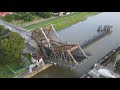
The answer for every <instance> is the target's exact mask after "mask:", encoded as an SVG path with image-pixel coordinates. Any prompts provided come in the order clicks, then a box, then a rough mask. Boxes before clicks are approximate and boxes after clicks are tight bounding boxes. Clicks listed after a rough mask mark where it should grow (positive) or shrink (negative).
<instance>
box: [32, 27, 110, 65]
mask: <svg viewBox="0 0 120 90" xmlns="http://www.w3.org/2000/svg"><path fill="white" fill-rule="evenodd" d="M111 28H112V26H111V25H105V26H104V28H102V27H101V26H100V27H99V28H98V30H97V32H98V34H97V35H95V36H93V37H92V38H90V39H88V40H87V41H85V42H84V43H82V44H81V45H79V44H68V43H64V42H62V41H61V39H60V37H59V35H58V34H57V32H56V31H55V29H54V27H53V25H50V26H48V27H44V28H39V29H36V30H34V31H32V35H31V39H32V40H33V41H35V42H36V43H37V47H38V51H37V52H36V53H37V55H38V57H39V56H41V57H43V59H44V60H45V61H47V62H53V61H54V60H57V61H59V62H57V64H58V63H60V62H63V63H62V64H65V63H66V62H69V63H71V64H72V65H73V64H74V65H76V64H78V63H83V62H84V61H85V60H86V59H87V57H88V56H87V55H86V53H85V52H84V51H83V50H82V48H83V47H85V46H87V45H89V44H90V43H92V42H93V41H95V40H97V39H99V38H101V37H102V36H104V35H106V34H107V33H108V32H111Z"/></svg>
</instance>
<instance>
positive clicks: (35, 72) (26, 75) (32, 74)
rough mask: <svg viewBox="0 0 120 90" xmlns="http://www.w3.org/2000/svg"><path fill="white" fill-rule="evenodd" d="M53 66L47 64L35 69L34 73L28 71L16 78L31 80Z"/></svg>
mask: <svg viewBox="0 0 120 90" xmlns="http://www.w3.org/2000/svg"><path fill="white" fill-rule="evenodd" d="M51 66H52V64H45V65H43V66H42V67H36V68H33V72H32V73H30V72H29V71H26V72H24V73H22V74H20V75H18V76H16V77H15V78H31V77H33V76H35V75H36V74H38V73H40V72H42V71H43V70H45V69H47V68H49V67H51Z"/></svg>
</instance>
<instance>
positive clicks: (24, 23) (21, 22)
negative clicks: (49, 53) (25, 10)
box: [10, 16, 44, 27]
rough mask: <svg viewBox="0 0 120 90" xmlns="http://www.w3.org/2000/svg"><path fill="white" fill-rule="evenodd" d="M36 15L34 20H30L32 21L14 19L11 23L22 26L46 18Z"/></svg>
mask: <svg viewBox="0 0 120 90" xmlns="http://www.w3.org/2000/svg"><path fill="white" fill-rule="evenodd" d="M34 17H35V19H34V20H33V21H30V22H25V21H23V20H18V21H15V20H13V21H12V22H10V23H11V24H14V25H16V26H20V27H22V26H24V25H27V24H31V23H35V22H37V21H42V20H44V18H41V17H38V16H34Z"/></svg>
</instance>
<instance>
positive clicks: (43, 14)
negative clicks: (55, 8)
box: [35, 12, 52, 18]
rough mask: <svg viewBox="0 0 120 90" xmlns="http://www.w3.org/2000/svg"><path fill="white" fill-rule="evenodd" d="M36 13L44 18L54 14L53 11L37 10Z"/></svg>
mask: <svg viewBox="0 0 120 90" xmlns="http://www.w3.org/2000/svg"><path fill="white" fill-rule="evenodd" d="M35 14H36V15H37V16H40V17H43V18H49V17H51V16H52V13H51V12H35Z"/></svg>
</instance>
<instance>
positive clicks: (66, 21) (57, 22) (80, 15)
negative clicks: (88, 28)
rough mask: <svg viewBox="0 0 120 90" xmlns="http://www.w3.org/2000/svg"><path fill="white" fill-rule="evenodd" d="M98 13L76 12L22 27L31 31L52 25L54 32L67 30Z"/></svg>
mask: <svg viewBox="0 0 120 90" xmlns="http://www.w3.org/2000/svg"><path fill="white" fill-rule="evenodd" d="M98 13H99V12H76V13H72V14H70V15H67V16H61V17H58V18H54V19H51V20H47V21H44V22H41V23H36V24H32V25H29V26H26V27H24V28H25V29H28V30H32V29H36V28H39V27H44V26H48V25H50V24H53V25H54V27H55V29H56V30H61V29H64V28H67V27H69V26H71V25H73V24H75V23H77V22H79V21H83V20H85V19H86V18H87V17H88V16H91V15H95V14H98Z"/></svg>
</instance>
